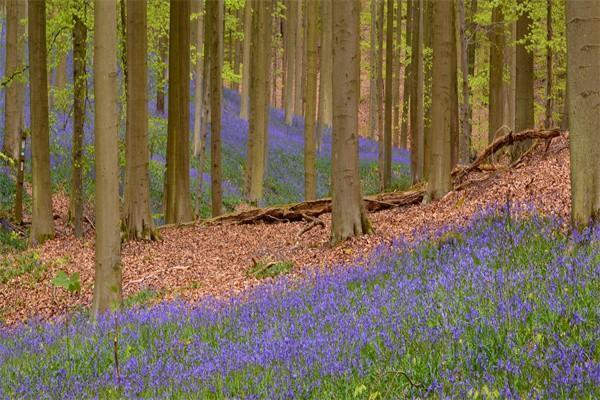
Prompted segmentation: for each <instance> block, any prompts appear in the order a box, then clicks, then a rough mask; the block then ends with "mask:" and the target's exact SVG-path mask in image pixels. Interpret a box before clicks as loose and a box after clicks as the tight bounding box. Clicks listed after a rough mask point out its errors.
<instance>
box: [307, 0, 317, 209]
mask: <svg viewBox="0 0 600 400" xmlns="http://www.w3.org/2000/svg"><path fill="white" fill-rule="evenodd" d="M318 23H319V3H318V2H317V1H307V2H306V30H307V39H308V40H307V42H306V73H307V75H308V76H310V77H316V76H317V61H318V60H317V41H318V36H317V35H318V31H319V29H318V28H319V27H318ZM304 93H305V94H306V112H305V122H304V199H305V200H314V199H315V198H316V197H317V168H316V159H317V155H316V151H317V146H316V140H315V139H316V133H317V132H316V126H315V123H316V113H317V80H316V79H307V80H306V88H305V92H304Z"/></svg>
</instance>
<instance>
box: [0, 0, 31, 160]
mask: <svg viewBox="0 0 600 400" xmlns="http://www.w3.org/2000/svg"><path fill="white" fill-rule="evenodd" d="M26 13H27V2H25V1H22V0H7V1H6V58H5V69H4V74H5V75H6V76H7V77H12V79H11V80H10V82H9V83H8V86H7V87H6V91H5V92H4V95H5V98H4V99H5V100H4V104H5V108H4V143H3V146H2V152H3V153H5V154H6V155H8V156H9V157H11V158H12V159H13V160H15V161H16V160H18V159H19V145H20V141H21V139H20V138H21V131H22V130H23V129H24V128H25V121H24V112H23V111H24V105H25V84H24V83H23V79H22V76H21V71H22V70H23V53H24V52H25V46H24V33H25V32H24V31H25V25H23V24H22V23H21V19H23V18H25V16H26Z"/></svg>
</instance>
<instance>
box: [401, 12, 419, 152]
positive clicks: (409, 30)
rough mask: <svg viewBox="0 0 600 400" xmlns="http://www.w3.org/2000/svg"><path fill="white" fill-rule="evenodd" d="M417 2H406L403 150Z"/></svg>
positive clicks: (405, 141) (410, 90)
mask: <svg viewBox="0 0 600 400" xmlns="http://www.w3.org/2000/svg"><path fill="white" fill-rule="evenodd" d="M415 1H417V0H408V1H407V2H406V35H405V40H406V45H405V46H404V48H405V49H406V50H407V51H405V54H406V56H405V59H406V63H405V65H404V82H403V86H402V122H401V123H400V147H401V148H403V149H407V148H408V121H409V115H408V113H409V106H410V95H411V93H412V92H413V88H412V86H413V85H414V82H413V80H412V76H411V73H412V69H413V65H412V61H411V60H412V57H410V58H409V54H408V49H410V51H411V53H412V50H413V48H412V31H413V8H414V2H415Z"/></svg>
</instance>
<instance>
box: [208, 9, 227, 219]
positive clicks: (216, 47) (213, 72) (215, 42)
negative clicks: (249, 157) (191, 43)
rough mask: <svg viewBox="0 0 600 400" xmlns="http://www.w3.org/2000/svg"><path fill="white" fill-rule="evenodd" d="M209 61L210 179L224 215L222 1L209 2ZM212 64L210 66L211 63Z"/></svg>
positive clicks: (215, 208)
mask: <svg viewBox="0 0 600 400" xmlns="http://www.w3.org/2000/svg"><path fill="white" fill-rule="evenodd" d="M206 24H207V25H206V28H207V29H206V47H205V54H206V58H205V59H206V60H208V59H209V58H210V60H211V62H210V64H209V65H210V84H209V87H210V89H209V90H210V165H211V169H210V179H211V198H212V215H213V217H216V216H218V215H221V212H222V207H223V189H222V186H223V185H222V176H221V175H222V173H221V97H222V87H223V82H222V78H221V68H222V57H223V38H222V35H221V34H220V27H222V26H223V2H222V0H216V1H209V2H208V3H207V4H206ZM207 67H208V66H207Z"/></svg>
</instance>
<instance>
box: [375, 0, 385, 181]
mask: <svg viewBox="0 0 600 400" xmlns="http://www.w3.org/2000/svg"><path fill="white" fill-rule="evenodd" d="M384 11H385V0H377V43H378V46H377V68H376V71H377V77H376V79H377V84H376V88H377V100H376V103H377V106H376V107H377V153H378V173H379V190H380V191H383V189H384V181H383V169H384V158H385V150H384V143H383V136H384V132H383V129H384V126H383V120H384V118H383V117H384V115H383V114H384V112H385V111H384V108H383V90H384V89H383V46H384V43H383V40H384V36H383V22H384V19H385V12H384Z"/></svg>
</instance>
